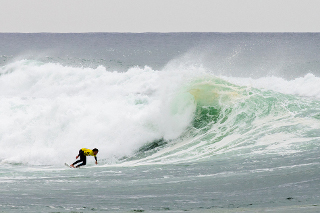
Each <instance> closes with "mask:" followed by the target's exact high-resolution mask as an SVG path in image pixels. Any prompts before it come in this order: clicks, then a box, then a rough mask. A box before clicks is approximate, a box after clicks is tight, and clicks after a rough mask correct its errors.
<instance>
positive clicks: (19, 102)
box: [0, 33, 320, 212]
mask: <svg viewBox="0 0 320 213" xmlns="http://www.w3.org/2000/svg"><path fill="white" fill-rule="evenodd" d="M0 38H1V41H0V44H1V47H0V120H1V122H0V147H1V149H0V182H1V185H2V187H1V189H0V210H1V212H91V211H107V212H185V211H190V212H261V211H262V212H263V211H271V212H317V211H319V210H320V209H319V205H320V204H319V200H320V198H319V194H318V191H319V183H320V178H319V165H320V163H319V158H320V157H319V155H318V153H319V151H320V146H319V142H320V87H319V85H320V60H319V53H320V50H319V45H320V36H319V34H307V33H306V34H294V33H286V34H272V33H271V34H263V33H261V34H259V33H167V34H161V33H159V34H157V33H150V34H148V33H142V34H117V33H115V34H113V33H92V34H45V33H43V34H0ZM80 148H89V149H93V148H98V149H99V154H98V155H97V157H98V165H95V164H94V159H93V157H91V158H92V159H91V158H90V157H88V159H87V165H86V166H85V167H83V168H80V169H70V168H68V167H66V166H65V165H64V163H66V162H67V163H69V164H71V163H72V162H74V161H75V156H76V155H77V154H78V150H79V149H80Z"/></svg>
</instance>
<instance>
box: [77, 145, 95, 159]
mask: <svg viewBox="0 0 320 213" xmlns="http://www.w3.org/2000/svg"><path fill="white" fill-rule="evenodd" d="M81 150H82V151H83V154H84V155H85V156H93V157H94V158H95V159H96V161H97V156H96V155H95V154H93V151H92V150H91V149H86V148H82V149H81Z"/></svg>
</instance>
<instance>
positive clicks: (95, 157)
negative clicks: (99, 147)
mask: <svg viewBox="0 0 320 213" xmlns="http://www.w3.org/2000/svg"><path fill="white" fill-rule="evenodd" d="M94 159H95V160H96V164H98V159H97V156H94Z"/></svg>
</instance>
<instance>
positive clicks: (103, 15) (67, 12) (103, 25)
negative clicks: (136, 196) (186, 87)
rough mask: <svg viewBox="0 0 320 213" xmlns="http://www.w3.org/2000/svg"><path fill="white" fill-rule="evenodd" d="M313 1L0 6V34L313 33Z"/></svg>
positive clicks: (31, 0) (74, 1) (152, 0)
mask: <svg viewBox="0 0 320 213" xmlns="http://www.w3.org/2000/svg"><path fill="white" fill-rule="evenodd" d="M319 2H320V1H319V0H0V32H199V31H201V32H301V31H304V32H318V31H319V29H320V24H319V20H320V19H319V18H320V14H319V5H320V4H319Z"/></svg>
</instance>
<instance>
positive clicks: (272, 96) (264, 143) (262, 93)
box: [139, 77, 320, 163]
mask: <svg viewBox="0 0 320 213" xmlns="http://www.w3.org/2000/svg"><path fill="white" fill-rule="evenodd" d="M183 102H184V103H183ZM181 105H192V107H193V109H194V113H193V120H192V122H191V124H190V126H189V127H188V128H187V130H186V131H185V132H184V134H182V136H181V137H179V138H178V139H176V140H171V141H167V142H166V143H164V142H163V141H162V143H160V145H159V146H157V148H156V149H155V150H153V151H152V152H150V155H149V156H148V157H146V155H145V150H144V151H143V153H144V155H143V159H140V160H141V161H143V162H145V163H162V162H185V161H194V160H201V159H208V158H210V157H213V156H217V155H219V154H227V155H230V157H236V156H239V155H257V154H259V155H262V154H282V155H283V154H290V153H294V152H301V151H304V150H306V149H312V148H313V147H314V146H318V144H317V143H316V141H317V139H318V135H319V133H320V129H319V124H318V122H319V112H320V103H319V101H315V100H310V99H306V98H303V97H296V96H293V95H286V94H281V93H277V92H274V91H268V90H259V89H255V88H250V87H241V86H237V85H234V84H231V83H229V82H227V81H224V80H222V79H219V78H215V77H211V78H206V79H198V80H195V81H192V82H190V83H188V84H187V85H185V86H184V87H183V88H182V89H181V90H180V91H179V93H177V96H176V97H175V101H173V102H172V112H173V113H181V112H179V111H177V109H180V110H183V109H184V108H181V107H180V108H179V107H177V106H181ZM156 144H159V143H156ZM139 156H140V157H142V155H141V152H140V155H139Z"/></svg>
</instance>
